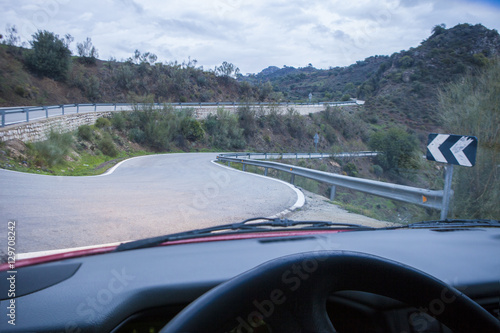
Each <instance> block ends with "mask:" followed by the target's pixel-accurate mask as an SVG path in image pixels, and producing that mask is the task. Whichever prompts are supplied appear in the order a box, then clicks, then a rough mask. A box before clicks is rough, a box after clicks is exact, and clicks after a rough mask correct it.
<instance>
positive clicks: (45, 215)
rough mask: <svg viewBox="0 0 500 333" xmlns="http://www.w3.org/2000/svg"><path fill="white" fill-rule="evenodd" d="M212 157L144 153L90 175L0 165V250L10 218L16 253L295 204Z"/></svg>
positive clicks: (291, 196) (164, 230) (279, 189)
mask: <svg viewBox="0 0 500 333" xmlns="http://www.w3.org/2000/svg"><path fill="white" fill-rule="evenodd" d="M215 156H216V155H215V154H214V153H199V154H198V153H197V154H168V155H152V156H144V157H139V158H133V159H129V160H127V161H125V162H123V163H122V164H120V165H119V166H118V167H117V168H116V169H115V170H114V171H113V172H112V173H111V174H107V175H102V176H94V177H64V176H43V175H36V174H25V173H18V172H12V171H7V170H0V251H3V253H5V252H6V248H7V227H8V221H9V220H15V221H16V252H17V253H26V252H33V251H45V250H54V249H61V248H70V247H80V246H87V245H97V244H105V243H111V242H120V241H127V240H133V239H140V238H145V237H150V236H158V235H163V234H169V233H173V232H179V231H184V230H191V229H193V228H200V227H207V226H212V225H218V224H225V223H232V222H237V221H240V220H243V219H246V218H251V217H255V216H271V215H275V214H277V213H280V212H281V211H283V210H285V209H287V208H289V207H291V206H293V205H294V204H295V203H296V201H297V194H296V192H295V191H294V190H293V189H292V188H290V187H289V186H287V185H285V184H283V183H280V182H276V181H274V180H270V179H269V178H264V177H259V176H255V175H253V174H247V173H242V172H239V171H235V170H231V169H228V168H225V167H221V166H218V165H215V164H213V163H211V162H210V161H211V160H212V159H214V158H215Z"/></svg>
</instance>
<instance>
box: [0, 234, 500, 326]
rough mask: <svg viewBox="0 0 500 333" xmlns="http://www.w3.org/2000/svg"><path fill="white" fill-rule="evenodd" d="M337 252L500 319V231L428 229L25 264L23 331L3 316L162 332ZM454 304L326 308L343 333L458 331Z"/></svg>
mask: <svg viewBox="0 0 500 333" xmlns="http://www.w3.org/2000/svg"><path fill="white" fill-rule="evenodd" d="M206 240H209V239H208V238H207V239H206ZM332 250H333V251H354V252H359V253H367V254H371V255H375V256H379V257H382V258H386V259H389V260H394V261H396V262H400V263H403V264H405V265H408V266H411V267H414V268H416V269H418V270H421V271H423V272H426V273H427V274H430V275H432V276H434V277H436V278H438V279H440V280H442V281H444V282H446V283H448V284H449V285H452V286H454V287H455V288H457V289H458V290H460V291H461V292H463V293H464V294H465V295H467V296H468V297H470V298H471V299H473V300H474V301H476V302H477V303H478V304H480V305H481V306H482V307H484V308H485V309H486V310H488V311H489V312H490V313H491V314H492V315H493V316H495V317H496V318H500V314H499V308H500V260H498V258H499V257H500V229H499V228H463V229H458V228H457V229H453V230H450V231H447V232H443V230H442V229H433V228H428V229H417V230H415V229H413V230H408V229H396V230H370V231H346V232H321V233H318V234H314V233H310V232H309V233H307V234H304V235H300V234H298V235H294V236H289V235H288V236H282V237H262V238H260V237H255V238H248V239H233V240H229V239H227V240H222V241H202V242H196V243H187V244H176V245H169V244H168V243H167V244H165V245H162V246H157V247H152V248H144V249H136V250H130V251H123V252H110V253H106V254H99V255H92V256H85V257H77V258H70V259H66V260H60V261H55V262H47V263H42V264H38V265H33V266H27V267H22V268H19V269H18V270H17V292H18V293H17V298H16V307H17V311H16V321H15V323H16V325H15V326H13V325H10V324H8V322H7V320H5V318H4V319H3V320H2V321H0V331H1V332H114V333H121V332H135V333H139V332H148V333H152V332H158V331H159V330H160V329H161V327H163V326H164V325H165V324H167V323H168V322H169V320H170V319H171V318H173V317H174V316H175V315H176V314H177V313H179V312H180V311H181V310H182V309H183V308H185V307H186V306H187V305H188V304H189V303H191V302H192V301H193V300H195V299H196V298H198V297H199V296H200V295H202V294H203V293H205V292H206V291H208V290H210V289H211V288H213V287H215V286H217V285H219V284H221V283H222V282H225V281H227V280H229V279H231V278H233V277H235V276H237V275H239V274H241V273H243V272H245V271H247V270H249V269H251V268H253V267H255V266H258V265H260V264H262V263H264V262H267V261H269V260H272V259H274V258H279V257H283V256H287V255H291V254H296V253H303V252H312V251H332ZM7 274H8V273H7V271H3V272H0V281H1V282H0V283H2V284H0V287H2V289H4V287H7V288H8V285H6V281H7V277H8V275H7ZM338 274H342V272H338ZM366 279H370V276H366ZM443 297H445V296H443ZM0 298H1V301H0V308H2V309H6V308H7V307H8V306H9V299H7V297H6V293H3V294H2V295H0ZM446 304H447V303H446V299H436V300H435V302H431V304H429V306H428V307H426V308H423V309H422V308H418V309H417V308H414V307H412V306H409V305H407V304H404V303H402V302H400V301H398V300H395V299H392V298H387V297H385V296H380V295H375V294H370V293H366V292H361V291H350V290H348V291H341V292H336V293H334V294H332V295H328V298H327V304H326V309H327V313H328V316H329V317H330V319H331V321H332V323H333V325H334V326H335V328H336V329H337V330H338V331H339V332H360V331H364V332H449V330H448V329H447V328H446V327H445V326H444V325H442V324H440V323H439V322H437V321H436V320H434V319H433V317H432V315H433V314H434V313H435V312H437V311H441V308H440V307H441V306H446ZM261 331H262V332H266V331H267V328H266V325H262V326H261V327H259V328H258V329H256V330H255V332H261Z"/></svg>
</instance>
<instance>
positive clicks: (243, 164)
mask: <svg viewBox="0 0 500 333" xmlns="http://www.w3.org/2000/svg"><path fill="white" fill-rule="evenodd" d="M241 165H242V168H241V169H242V170H243V171H247V168H246V164H245V163H241Z"/></svg>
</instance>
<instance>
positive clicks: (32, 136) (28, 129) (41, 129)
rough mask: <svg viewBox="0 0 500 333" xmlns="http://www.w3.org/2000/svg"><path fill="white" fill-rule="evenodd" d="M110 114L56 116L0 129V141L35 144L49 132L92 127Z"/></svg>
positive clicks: (45, 137) (93, 113)
mask: <svg viewBox="0 0 500 333" xmlns="http://www.w3.org/2000/svg"><path fill="white" fill-rule="evenodd" d="M110 114H111V112H92V113H91V112H89V113H78V114H70V115H65V116H57V117H53V118H48V119H43V120H39V121H33V122H29V123H21V124H16V125H10V126H6V127H3V128H0V141H7V140H12V139H18V140H21V141H23V142H37V141H43V140H45V139H47V134H48V133H50V130H51V129H53V130H56V131H61V132H69V131H74V130H76V129H77V128H78V127H79V126H81V125H93V124H95V121H96V120H97V118H100V117H106V116H109V115H110Z"/></svg>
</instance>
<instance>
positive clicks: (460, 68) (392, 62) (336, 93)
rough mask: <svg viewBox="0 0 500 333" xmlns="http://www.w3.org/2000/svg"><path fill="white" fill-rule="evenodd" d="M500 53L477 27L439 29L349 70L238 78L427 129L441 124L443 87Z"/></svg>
mask: <svg viewBox="0 0 500 333" xmlns="http://www.w3.org/2000/svg"><path fill="white" fill-rule="evenodd" d="M499 54H500V36H499V34H498V32H497V31H496V30H490V29H487V28H486V27H484V26H482V25H480V24H477V25H470V24H459V25H457V26H455V27H453V28H450V29H446V28H445V27H444V26H443V25H438V26H435V27H434V29H433V31H432V35H431V36H430V37H429V38H427V39H426V40H424V41H422V43H421V44H420V45H419V46H417V47H414V48H410V49H409V50H405V51H401V52H398V53H394V54H392V55H391V56H373V57H369V58H366V59H365V60H363V61H357V62H356V63H355V64H353V65H351V66H348V67H342V68H341V67H335V68H330V69H327V70H322V69H316V68H314V67H312V66H309V67H304V68H293V67H287V66H285V67H283V68H278V67H268V68H267V69H265V70H263V71H262V72H260V73H259V74H256V75H252V76H249V77H240V80H245V81H248V82H252V83H259V84H269V85H271V87H272V89H273V90H274V91H275V92H281V93H282V98H284V99H290V100H302V101H306V100H307V99H308V95H309V93H312V96H313V100H314V101H326V100H332V99H334V100H341V99H348V98H351V97H356V98H358V99H362V100H366V104H365V107H366V112H365V114H364V117H365V120H367V121H368V122H371V123H377V122H395V123H399V124H407V125H410V126H411V127H412V128H419V127H425V128H427V129H429V128H431V127H433V126H436V125H437V124H438V122H439V121H438V117H437V114H436V112H437V111H436V105H437V97H438V96H437V95H438V91H439V89H440V88H442V87H443V86H444V85H445V84H447V83H449V82H451V81H455V80H457V79H459V78H460V77H462V76H463V75H464V74H465V73H467V72H474V71H476V70H477V69H479V68H481V67H483V66H484V65H486V64H487V63H488V61H489V59H491V58H493V57H497V56H499Z"/></svg>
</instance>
